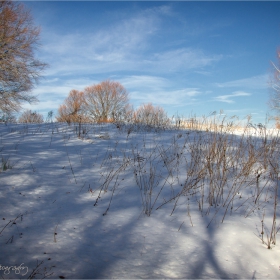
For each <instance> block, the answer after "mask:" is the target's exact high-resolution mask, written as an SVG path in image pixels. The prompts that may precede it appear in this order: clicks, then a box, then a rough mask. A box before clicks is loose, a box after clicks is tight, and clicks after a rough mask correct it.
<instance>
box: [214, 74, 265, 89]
mask: <svg viewBox="0 0 280 280" xmlns="http://www.w3.org/2000/svg"><path fill="white" fill-rule="evenodd" d="M215 86H217V87H219V88H231V87H241V88H242V87H243V88H250V89H260V88H262V89H263V88H267V87H268V74H264V75H258V76H254V77H249V78H245V79H239V80H234V81H229V82H225V83H216V84H215Z"/></svg>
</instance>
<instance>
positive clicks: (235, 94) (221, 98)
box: [214, 91, 251, 103]
mask: <svg viewBox="0 0 280 280" xmlns="http://www.w3.org/2000/svg"><path fill="white" fill-rule="evenodd" d="M250 95H251V94H250V93H248V92H243V91H235V92H233V93H232V94H228V95H219V96H216V97H215V98H214V100H215V101H219V102H225V103H235V100H234V98H235V97H240V96H250Z"/></svg>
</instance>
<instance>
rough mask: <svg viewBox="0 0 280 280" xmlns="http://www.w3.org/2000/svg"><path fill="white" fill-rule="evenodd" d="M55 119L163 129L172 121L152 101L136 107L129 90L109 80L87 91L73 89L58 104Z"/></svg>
mask: <svg viewBox="0 0 280 280" xmlns="http://www.w3.org/2000/svg"><path fill="white" fill-rule="evenodd" d="M56 119H57V121H58V122H67V123H68V124H70V123H80V124H81V123H87V122H89V123H115V124H116V126H117V127H118V128H121V127H123V126H124V125H127V124H129V125H130V127H131V125H135V124H137V129H138V130H139V128H140V127H142V128H143V127H145V128H146V129H147V128H155V127H156V128H160V129H162V128H166V127H168V126H170V124H171V122H170V119H169V118H168V116H167V113H166V112H165V111H164V109H163V108H161V107H156V106H153V105H152V104H151V103H149V104H143V105H141V106H140V107H139V108H138V109H137V110H134V109H133V107H132V105H131V104H129V99H128V92H127V91H126V89H125V88H124V87H123V86H122V85H121V84H120V83H119V82H114V81H110V80H106V81H103V82H101V83H99V84H96V85H92V86H89V87H86V88H85V89H84V91H78V90H72V91H70V93H69V96H68V97H67V98H66V99H65V101H64V104H62V105H61V106H60V107H59V109H58V115H57V117H56ZM135 128H136V126H134V129H135Z"/></svg>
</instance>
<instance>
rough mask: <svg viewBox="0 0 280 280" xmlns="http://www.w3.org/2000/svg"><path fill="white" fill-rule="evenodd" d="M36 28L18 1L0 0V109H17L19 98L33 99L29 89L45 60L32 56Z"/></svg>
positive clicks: (34, 47) (34, 46)
mask: <svg viewBox="0 0 280 280" xmlns="http://www.w3.org/2000/svg"><path fill="white" fill-rule="evenodd" d="M39 34H40V29H39V28H38V27H34V26H33V20H32V17H31V14H30V12H29V11H27V10H26V9H25V8H24V6H23V5H22V4H20V3H18V2H15V1H11V0H4V1H0V110H1V111H3V112H12V111H19V110H20V109H21V103H22V102H28V103H32V102H34V101H37V99H36V97H35V96H33V95H32V94H31V93H30V91H31V89H32V88H33V86H34V84H35V83H36V82H37V80H38V78H39V77H40V73H41V71H42V70H43V69H44V68H45V67H46V64H45V63H42V62H41V61H39V60H37V59H35V57H34V50H35V49H36V47H37V46H38V40H39Z"/></svg>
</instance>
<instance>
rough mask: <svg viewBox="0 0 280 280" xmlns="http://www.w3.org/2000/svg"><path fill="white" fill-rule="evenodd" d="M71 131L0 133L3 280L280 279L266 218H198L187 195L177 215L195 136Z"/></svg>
mask: <svg viewBox="0 0 280 280" xmlns="http://www.w3.org/2000/svg"><path fill="white" fill-rule="evenodd" d="M77 129H78V126H75V125H71V126H68V125H67V124H58V123H49V124H41V125H36V124H34V125H31V124H28V125H20V124H8V125H4V124H3V125H0V137H1V138H0V159H1V158H2V171H1V172H0V182H1V183H0V190H1V191H0V205H1V215H0V246H1V254H0V266H1V267H0V276H1V277H3V278H5V279H10V278H21V279H27V278H28V276H30V275H31V273H32V270H34V269H35V268H36V266H37V265H38V267H37V268H36V271H35V273H33V275H32V276H33V277H34V278H42V277H44V276H48V277H49V278H55V279H57V278H59V277H60V278H62V277H65V278H69V279H74V278H80V279H96V278H109V279H111V278H121V279H127V278H130V279H132V278H150V279H151V278H153V279H155V278H184V279H198V278H203V279H205V278H207V279H208V278H218V279H221V278H229V279H237V278H238V279H239V278H241V279H271V278H275V279H279V278H280V249H279V245H278V244H276V245H274V246H272V249H271V250H268V249H267V246H266V245H265V244H263V243H262V241H261V234H260V232H261V229H262V223H261V220H262V213H263V208H259V209H255V211H254V212H251V213H250V214H248V211H249V210H246V209H245V210H246V211H245V210H244V207H240V208H238V207H237V206H238V205H239V204H238V205H237V204H235V205H236V206H235V208H234V209H237V208H238V209H237V210H236V211H228V213H227V214H226V216H225V219H224V220H223V222H221V221H222V219H223V216H224V213H225V211H224V210H225V209H224V208H222V207H220V206H217V205H216V206H212V207H208V206H207V207H206V206H205V207H204V209H203V210H199V203H198V199H197V198H196V194H193V195H191V194H185V195H182V196H181V197H180V198H179V199H178V200H177V204H176V207H175V210H174V206H175V201H176V199H173V200H172V199H171V198H172V197H173V198H174V197H175V196H176V194H178V191H179V189H180V186H182V185H183V184H184V182H185V181H186V173H187V168H188V165H187V164H188V158H189V157H190V154H188V153H187V152H185V150H184V145H185V144H186V141H185V140H186V137H188V141H189V140H190V139H192V138H190V135H196V134H197V132H196V131H184V130H180V131H179V130H168V131H147V130H144V129H143V130H141V129H139V130H138V131H130V130H125V129H123V130H121V129H117V128H116V126H114V125H113V124H106V125H92V124H91V125H87V126H85V127H83V134H82V137H78V136H77V134H78V132H77ZM203 133H205V137H207V135H206V132H202V134H203ZM235 137H238V136H237V135H236V136H235ZM194 141H195V140H194ZM188 143H189V142H187V144H188ZM179 151H182V154H183V155H184V156H182V157H181V156H180V158H179V156H178V155H177V153H178V152H179ZM176 157H177V159H176ZM201 160H202V161H203V160H204V159H201ZM164 161H169V163H168V164H167V163H166V164H164ZM167 166H168V168H169V169H168V168H167ZM176 166H177V167H178V168H177V167H176ZM258 170H260V169H258ZM137 173H138V174H137ZM205 184H207V182H206V183H205ZM160 190H161V191H160ZM249 193H250V191H248V193H245V192H244V193H243V197H242V195H241V194H238V195H240V197H239V200H240V201H242V202H245V201H246V199H250V195H249ZM236 195H237V194H236ZM169 200H170V201H169ZM267 203H268V204H270V205H271V207H270V208H267V211H266V213H265V215H266V216H265V222H266V224H267V228H268V229H269V228H270V227H271V226H270V224H271V221H272V218H271V217H272V210H271V209H273V202H272V200H269V202H267ZM240 205H242V203H240ZM277 207H278V206H277ZM250 209H251V208H250ZM269 209H270V210H269ZM173 210H174V211H173ZM217 210H218V211H217ZM277 214H278V215H279V214H280V213H279V208H277ZM209 223H210V224H209ZM277 238H279V233H278V234H277ZM15 268H18V270H16V269H15Z"/></svg>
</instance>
